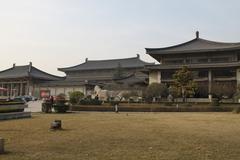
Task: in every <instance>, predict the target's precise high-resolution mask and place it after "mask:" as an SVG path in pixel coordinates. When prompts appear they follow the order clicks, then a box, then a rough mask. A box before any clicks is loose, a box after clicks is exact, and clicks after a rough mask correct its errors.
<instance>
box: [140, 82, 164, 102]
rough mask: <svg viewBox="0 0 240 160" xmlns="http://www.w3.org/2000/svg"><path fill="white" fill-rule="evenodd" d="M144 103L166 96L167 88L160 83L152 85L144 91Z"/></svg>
mask: <svg viewBox="0 0 240 160" xmlns="http://www.w3.org/2000/svg"><path fill="white" fill-rule="evenodd" d="M144 95H145V98H146V101H148V102H152V100H153V98H154V97H155V98H159V97H166V96H167V95H168V88H167V86H166V85H165V84H162V83H160V84H159V83H152V84H150V85H149V86H148V87H147V88H146V90H145V93H144Z"/></svg>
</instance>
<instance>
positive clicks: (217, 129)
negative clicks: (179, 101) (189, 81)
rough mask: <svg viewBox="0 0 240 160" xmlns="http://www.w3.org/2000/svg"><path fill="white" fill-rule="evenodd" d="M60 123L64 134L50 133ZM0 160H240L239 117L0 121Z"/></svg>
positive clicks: (91, 115) (92, 115)
mask: <svg viewBox="0 0 240 160" xmlns="http://www.w3.org/2000/svg"><path fill="white" fill-rule="evenodd" d="M55 119H61V120H62V121H63V128H64V130H63V131H56V132H53V131H49V127H50V123H51V121H53V120H55ZM0 137H4V138H5V139H6V150H7V153H6V154H4V155H0V159H1V160H28V159H30V160H75V159H76V160H88V159H90V160H108V159H112V160H125V159H127V160H141V159H146V160H155V159H156V160H158V159H159V160H161V159H163V160H173V159H174V160H175V159H177V160H208V159H209V160H210V159H211V160H213V159H214V160H224V159H225V160H235V159H236V160H237V159H240V115H237V114H232V113H119V114H115V113H96V112H81V113H72V114H33V118H32V119H22V120H11V121H0Z"/></svg>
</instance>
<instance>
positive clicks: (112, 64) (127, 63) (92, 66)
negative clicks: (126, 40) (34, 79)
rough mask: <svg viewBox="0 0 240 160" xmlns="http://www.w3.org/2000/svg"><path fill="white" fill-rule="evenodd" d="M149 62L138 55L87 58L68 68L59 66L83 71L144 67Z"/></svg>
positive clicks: (64, 70)
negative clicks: (109, 58)
mask: <svg viewBox="0 0 240 160" xmlns="http://www.w3.org/2000/svg"><path fill="white" fill-rule="evenodd" d="M149 64H153V63H147V62H144V61H142V60H141V59H140V58H139V55H138V56H137V57H133V58H125V59H111V60H86V62H84V63H82V64H79V65H76V66H73V67H68V68H58V70H59V71H63V72H67V71H81V70H99V69H113V68H117V67H118V66H119V65H121V67H122V68H143V67H144V66H145V65H149Z"/></svg>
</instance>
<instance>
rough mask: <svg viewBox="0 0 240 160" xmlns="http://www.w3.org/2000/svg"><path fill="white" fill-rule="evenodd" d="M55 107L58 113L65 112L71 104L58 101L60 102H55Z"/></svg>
mask: <svg viewBox="0 0 240 160" xmlns="http://www.w3.org/2000/svg"><path fill="white" fill-rule="evenodd" d="M53 108H54V111H55V112H56V113H65V112H67V110H68V109H69V106H68V105H66V104H61V103H58V104H53Z"/></svg>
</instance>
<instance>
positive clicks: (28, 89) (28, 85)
mask: <svg viewBox="0 0 240 160" xmlns="http://www.w3.org/2000/svg"><path fill="white" fill-rule="evenodd" d="M29 87H30V84H29V81H27V89H26V90H27V93H25V95H29V91H30V88H29Z"/></svg>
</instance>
